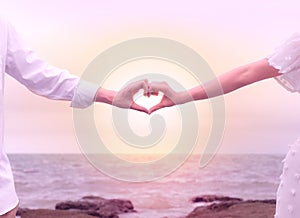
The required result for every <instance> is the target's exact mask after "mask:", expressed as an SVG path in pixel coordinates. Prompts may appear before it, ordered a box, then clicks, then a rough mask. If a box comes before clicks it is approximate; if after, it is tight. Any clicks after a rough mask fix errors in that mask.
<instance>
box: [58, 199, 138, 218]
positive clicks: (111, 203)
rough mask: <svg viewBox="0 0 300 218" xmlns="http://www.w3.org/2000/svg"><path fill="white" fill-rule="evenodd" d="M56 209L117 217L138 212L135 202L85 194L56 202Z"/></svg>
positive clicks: (108, 217) (103, 216)
mask: <svg viewBox="0 0 300 218" xmlns="http://www.w3.org/2000/svg"><path fill="white" fill-rule="evenodd" d="M55 209H56V210H72V211H80V212H82V213H85V214H88V215H93V216H96V217H101V218H117V217H119V216H118V214H121V213H131V212H136V211H135V210H134V207H133V204H132V203H131V201H129V200H124V199H105V198H101V197H97V196H85V197H83V198H82V199H81V200H79V201H65V202H61V203H58V204H56V206H55Z"/></svg>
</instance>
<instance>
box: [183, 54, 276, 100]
mask: <svg viewBox="0 0 300 218" xmlns="http://www.w3.org/2000/svg"><path fill="white" fill-rule="evenodd" d="M279 75H280V73H279V71H278V70H277V69H275V68H274V67H272V66H270V65H269V63H268V61H267V59H262V60H259V61H256V62H253V63H250V64H247V65H244V66H241V67H238V68H235V69H233V70H231V71H229V72H226V73H224V74H222V75H220V76H219V77H218V78H217V79H216V80H212V81H210V82H208V83H206V84H204V85H203V86H198V87H195V88H193V89H190V90H189V93H190V95H191V96H192V97H193V99H194V100H201V99H206V98H212V97H215V96H219V95H222V94H227V93H229V92H232V91H234V90H236V89H239V88H241V87H244V86H247V85H249V84H252V83H255V82H258V81H261V80H264V79H268V78H272V77H276V76H279ZM220 86H221V87H220ZM220 88H221V89H220ZM207 95H209V96H207Z"/></svg>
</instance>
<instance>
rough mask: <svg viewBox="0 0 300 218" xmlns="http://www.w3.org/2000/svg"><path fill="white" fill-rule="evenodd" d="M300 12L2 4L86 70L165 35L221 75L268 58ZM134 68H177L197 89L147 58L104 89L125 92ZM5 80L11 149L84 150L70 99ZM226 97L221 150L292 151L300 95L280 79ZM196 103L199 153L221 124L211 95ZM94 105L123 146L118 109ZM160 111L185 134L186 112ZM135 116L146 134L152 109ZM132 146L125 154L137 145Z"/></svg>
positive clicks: (240, 6) (92, 0)
mask: <svg viewBox="0 0 300 218" xmlns="http://www.w3.org/2000/svg"><path fill="white" fill-rule="evenodd" d="M299 9H300V3H299V1H296V0H294V1H291V0H285V1H283V0H275V1H274V0H264V1H259V0H251V1H236V0H235V1H232V0H229V1H220V0H219V1H217V0H212V1H202V0H200V1H195V0H194V1H169V0H166V1H156V0H154V1H143V0H142V1H140V0H139V1H137V0H132V1H131V0H128V1H98V0H86V1H79V0H74V1H64V0H59V1H58V0H51V1H37V0H27V1H18V0H9V1H8V0H3V1H1V3H0V13H1V14H2V15H5V16H7V17H8V19H9V20H10V22H11V23H12V24H13V25H14V26H15V28H16V29H17V31H18V32H19V34H20V35H21V36H22V37H23V38H24V40H25V41H26V42H28V44H30V46H31V47H32V48H33V49H34V50H35V51H36V52H37V54H38V55H39V56H40V57H42V58H43V59H45V60H47V61H48V62H49V63H51V64H52V65H54V66H57V67H60V68H63V69H68V70H69V71H70V72H71V73H72V74H76V75H78V76H81V75H82V73H83V72H84V70H85V69H86V67H87V66H88V64H89V63H90V62H91V61H92V60H93V59H94V58H95V57H96V56H97V55H98V54H100V53H101V52H103V51H105V50H106V49H108V48H110V47H112V46H113V45H116V44H118V43H121V42H124V41H126V40H129V39H134V38H139V37H163V38H168V39H172V40H175V41H178V42H180V43H183V44H185V45H187V46H189V47H191V48H192V49H194V50H195V51H197V53H198V54H200V55H201V56H202V57H203V58H204V59H205V60H206V61H207V63H208V64H209V66H210V67H211V68H212V69H213V71H214V73H215V74H216V75H220V74H222V73H224V72H226V71H228V70H230V69H233V68H235V67H238V66H240V65H243V64H247V63H249V62H253V61H256V60H259V59H261V58H265V57H267V56H268V55H270V54H272V52H273V51H274V49H275V48H276V47H277V46H279V45H280V44H281V43H283V42H284V40H286V39H287V38H288V37H289V36H290V35H292V34H293V33H294V32H300V24H299V20H300V13H299ZM132 69H134V72H138V71H140V72H147V71H151V72H164V73H166V74H168V73H169V75H172V72H173V73H174V74H173V76H174V78H176V79H177V80H178V81H182V82H183V83H184V86H185V87H186V88H191V87H193V86H194V85H196V83H195V81H192V80H189V79H188V78H187V75H188V74H187V73H186V72H184V71H183V70H182V69H178V67H176V66H171V64H170V63H158V62H155V61H154V62H153V61H152V62H151V61H150V60H144V61H142V62H141V63H131V65H127V66H124V67H123V68H121V69H119V70H117V71H116V72H114V73H113V74H112V78H110V79H108V81H107V83H105V84H104V87H109V88H112V89H114V90H118V89H120V88H121V87H122V85H124V83H126V82H127V81H126V78H127V77H128V75H131V74H129V72H132ZM118 75H119V76H118ZM124 75H126V76H124ZM132 75H135V74H134V73H133V74H132ZM132 75H131V76H132ZM137 75H138V74H137ZM175 75H176V77H175ZM127 79H128V78H127ZM123 80H124V81H123ZM5 82H6V83H5V144H6V150H7V151H8V152H9V153H66V152H70V153H78V152H80V146H79V145H78V143H77V139H76V134H75V131H74V124H73V119H72V116H73V113H72V108H70V106H69V105H70V103H69V102H60V101H53V100H48V99H45V98H43V97H39V96H36V95H34V94H32V93H31V92H30V91H28V90H27V89H26V88H25V87H23V86H22V85H20V84H19V83H17V82H16V81H15V80H14V79H13V78H10V77H9V76H6V81H5ZM224 98H225V106H226V125H225V131H224V135H223V140H222V143H221V147H220V149H219V152H220V153H285V152H286V151H287V149H288V146H287V145H288V144H291V143H293V141H295V140H296V139H297V138H298V137H299V136H300V131H299V130H300V116H299V111H300V110H299V109H300V95H299V94H297V93H290V92H288V91H287V90H285V89H284V88H283V87H281V86H280V85H279V84H277V82H276V81H275V80H274V79H269V80H266V81H261V82H258V83H256V84H253V85H250V86H247V87H244V88H242V89H240V90H237V91H235V92H233V93H230V94H228V95H226V96H225V97H224ZM195 105H196V107H197V110H198V113H199V114H198V116H199V117H201V122H203V123H200V126H201V131H202V133H203V134H201V135H202V136H203V137H202V136H201V137H202V138H201V137H200V138H199V141H198V145H197V146H196V149H195V152H196V153H197V152H198V153H199V152H201V150H202V149H203V145H204V144H205V140H206V139H207V137H208V136H209V125H212V124H211V123H210V121H211V114H210V112H209V111H210V109H209V108H210V104H209V101H202V102H196V103H195ZM95 108H96V110H97V112H95V113H96V116H95V117H96V118H95V120H96V123H97V129H98V131H99V134H101V136H102V137H103V138H105V140H107V144H110V145H115V144H118V143H119V141H118V140H119V139H118V136H117V135H116V134H114V133H113V127H112V126H111V125H110V124H109V122H110V121H111V120H110V117H109V114H111V107H110V106H109V105H104V104H97V105H96V107H95ZM158 113H160V114H161V116H163V117H165V119H166V122H167V123H168V122H169V124H168V125H167V132H166V137H169V138H170V137H171V138H172V140H175V139H174V137H172V136H174V135H176V134H179V133H180V131H182V130H181V129H180V114H179V113H178V108H177V109H176V108H170V109H163V110H162V111H160V112H158ZM107 118H108V119H107ZM137 118H138V119H137ZM202 118H203V119H202ZM128 119H130V120H131V121H130V123H131V127H132V128H133V130H134V131H135V132H136V133H137V134H141V135H143V134H145V132H146V133H147V131H149V119H150V118H149V117H147V115H141V114H138V112H130V113H129V118H128ZM134 120H140V122H134ZM202 120H203V121H202ZM107 124H109V125H107ZM146 124H147V125H146ZM147 128H148V130H147ZM139 131H141V132H139ZM172 140H171V141H169V139H166V141H164V143H163V145H160V147H159V148H158V150H157V151H166V150H168V149H169V150H171V149H172V144H174V143H176V142H173V141H172ZM163 146H166V147H164V148H163ZM111 149H112V150H114V149H117V150H116V151H119V150H118V149H120V148H119V147H114V146H112V147H111ZM126 149H127V148H126ZM126 149H125V150H124V149H121V150H122V151H123V152H126V151H131V150H130V149H129V150H126ZM152 151H153V152H155V151H156V150H155V149H154V150H151V152H152Z"/></svg>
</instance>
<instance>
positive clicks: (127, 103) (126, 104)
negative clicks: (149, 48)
mask: <svg viewBox="0 0 300 218" xmlns="http://www.w3.org/2000/svg"><path fill="white" fill-rule="evenodd" d="M141 89H142V90H143V91H144V96H146V97H149V98H150V97H151V96H152V95H154V96H157V95H158V93H159V92H162V93H163V97H162V99H161V101H160V102H159V103H158V104H156V105H154V106H153V107H151V108H150V109H147V108H146V107H144V106H142V105H139V104H137V103H136V102H135V100H134V95H135V94H136V93H137V92H138V91H139V90H141ZM187 95H188V93H187V92H176V91H174V90H173V89H172V88H171V87H170V86H169V85H168V83H166V82H151V83H148V81H147V80H140V81H137V82H133V83H130V84H129V85H127V86H126V87H125V88H123V89H122V90H120V91H119V92H113V93H112V102H106V103H111V104H112V105H114V106H117V107H120V108H131V109H134V110H138V111H141V112H145V113H147V114H151V113H153V112H154V111H157V110H159V109H161V108H164V107H170V106H173V105H175V104H183V103H185V102H186V101H185V99H186V98H187V97H189V95H188V96H187Z"/></svg>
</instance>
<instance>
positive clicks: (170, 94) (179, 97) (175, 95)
mask: <svg viewBox="0 0 300 218" xmlns="http://www.w3.org/2000/svg"><path fill="white" fill-rule="evenodd" d="M148 91H149V93H148V95H158V93H159V92H162V93H163V94H164V95H163V97H162V99H161V101H160V103H158V104H157V105H155V106H153V107H152V108H150V110H149V114H151V113H153V112H154V111H157V110H159V109H161V108H164V107H171V106H173V105H178V104H184V103H186V102H188V101H192V100H193V99H192V97H191V95H190V94H189V92H187V91H183V92H176V91H174V90H173V89H172V88H171V87H170V86H169V84H168V83H167V82H152V83H150V85H149V90H148Z"/></svg>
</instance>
